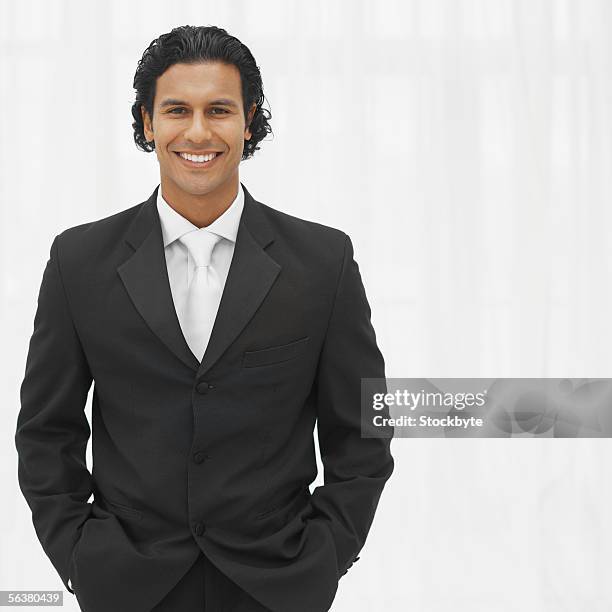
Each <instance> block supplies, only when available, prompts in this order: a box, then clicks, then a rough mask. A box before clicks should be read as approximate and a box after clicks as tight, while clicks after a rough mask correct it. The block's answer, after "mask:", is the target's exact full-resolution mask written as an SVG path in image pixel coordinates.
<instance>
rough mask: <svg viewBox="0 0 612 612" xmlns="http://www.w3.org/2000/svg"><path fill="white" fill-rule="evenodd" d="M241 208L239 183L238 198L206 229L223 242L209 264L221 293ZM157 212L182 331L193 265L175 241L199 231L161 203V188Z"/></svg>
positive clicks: (185, 250) (240, 187)
mask: <svg viewBox="0 0 612 612" xmlns="http://www.w3.org/2000/svg"><path fill="white" fill-rule="evenodd" d="M243 208H244V191H243V189H242V185H240V184H239V185H238V195H237V196H236V198H235V199H234V201H233V202H232V203H231V204H230V206H229V208H228V209H227V210H226V211H225V212H224V213H223V214H222V215H221V216H220V217H218V218H217V219H215V220H214V221H213V222H212V223H211V224H210V225H207V226H206V228H207V229H208V230H209V231H211V232H214V233H215V234H218V235H219V236H222V239H221V240H220V241H219V242H218V243H217V245H216V246H215V249H214V251H213V253H212V259H211V265H212V266H213V267H214V268H215V270H216V271H217V273H218V275H219V279H220V282H221V292H223V289H224V287H225V281H226V280H227V275H228V272H229V268H230V264H231V263H232V257H233V256H234V247H235V245H236V236H237V234H238V225H239V223H240V217H241V216H242V210H243ZM157 212H158V213H159V220H160V222H161V228H162V236H163V240H164V254H165V256H166V266H167V268H168V278H169V280H170V289H171V291H172V299H173V301H174V308H175V310H176V313H177V315H178V318H179V322H180V323H181V327H182V328H183V329H184V323H183V319H182V313H183V312H184V310H185V303H186V300H187V290H188V288H189V283H190V282H191V276H192V274H193V269H194V267H195V262H194V261H193V259H192V257H191V255H190V254H189V251H188V250H187V247H185V245H184V244H183V243H182V242H180V241H179V240H178V239H179V238H180V237H181V236H183V235H184V234H186V233H187V232H191V231H193V230H194V229H198V227H197V225H194V224H193V223H191V221H188V220H187V219H186V218H185V217H183V216H182V215H181V214H179V213H178V212H177V211H176V210H174V208H172V206H170V204H168V202H166V200H164V198H163V195H162V189H161V185H160V186H159V189H158V190H157ZM219 300H220V298H219ZM218 309H219V303H217V304H216V306H215V313H214V314H215V315H216V314H217V310H218Z"/></svg>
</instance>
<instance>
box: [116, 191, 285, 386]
mask: <svg viewBox="0 0 612 612" xmlns="http://www.w3.org/2000/svg"><path fill="white" fill-rule="evenodd" d="M241 185H242V184H241ZM242 188H244V196H245V197H244V209H243V211H242V216H241V218H240V223H239V225H238V234H237V236H236V245H235V249H234V255H233V257H232V263H231V266H230V269H229V272H228V276H227V281H226V283H225V288H224V290H223V295H222V297H221V303H220V305H219V310H218V312H217V318H216V320H215V324H214V327H213V330H212V334H211V337H210V340H209V342H208V346H207V348H206V352H205V353H204V357H203V359H202V362H201V363H199V362H198V359H197V358H196V357H195V355H194V354H193V353H192V352H191V350H190V348H189V345H188V344H187V341H186V340H185V337H184V336H183V332H182V330H181V326H180V323H179V320H178V316H177V314H176V310H175V308H174V301H173V299H172V292H171V290H170V281H169V278H168V269H167V267H166V258H165V254H164V246H163V238H162V230H161V222H160V219H159V214H158V212H157V190H158V187H156V188H155V190H154V191H153V193H152V194H151V196H150V197H149V199H148V200H147V201H146V202H144V203H143V205H142V206H141V208H140V210H139V211H138V213H137V215H136V217H135V218H134V220H133V221H132V223H131V224H130V226H129V228H128V231H127V233H126V237H125V240H126V242H127V243H128V244H129V245H130V246H131V247H132V249H134V253H133V254H132V256H131V257H130V258H129V259H128V260H127V261H125V262H124V263H123V264H121V265H120V266H119V267H118V268H117V272H118V274H119V276H120V277H121V280H122V281H123V284H124V285H125V288H126V290H127V292H128V294H129V296H130V298H131V300H132V302H133V303H134V306H135V307H136V309H137V310H138V312H139V313H140V314H141V316H142V317H143V319H144V320H145V321H146V323H147V325H148V326H149V327H150V328H151V330H152V331H153V332H154V333H155V334H156V335H157V336H158V337H159V338H160V340H161V341H162V342H163V343H164V344H165V345H166V346H167V347H168V348H169V349H170V350H171V351H172V352H173V353H174V354H175V355H176V356H177V357H178V358H179V359H180V360H181V361H182V362H183V363H185V364H186V365H188V366H189V367H191V368H192V369H193V370H194V371H196V372H197V376H198V377H199V376H202V375H204V374H205V373H206V372H207V371H208V370H210V368H211V367H212V366H213V365H214V364H215V363H216V362H217V361H218V360H219V358H220V357H221V356H222V355H223V353H224V352H225V350H226V349H227V348H228V347H229V346H230V344H231V343H232V342H233V341H234V340H235V339H236V337H237V336H238V334H239V333H240V332H241V331H242V329H244V327H245V326H246V325H247V323H248V322H249V321H250V319H251V317H252V316H253V315H254V314H255V311H256V310H257V308H258V307H259V305H260V304H261V302H262V301H263V299H264V298H265V296H266V295H267V293H268V291H269V290H270V288H271V287H272V285H273V284H274V281H275V280H276V277H277V276H278V273H279V272H280V269H281V266H280V265H279V264H278V263H277V262H276V261H275V260H274V259H272V257H270V255H268V253H266V251H265V248H266V247H267V246H268V245H269V244H270V243H271V242H272V241H273V239H274V237H273V232H272V229H271V227H270V225H269V223H268V221H267V219H266V218H265V216H264V213H263V211H262V210H261V204H260V203H259V202H257V201H256V200H254V199H253V197H252V196H251V194H250V193H249V192H248V191H247V189H246V188H245V187H244V185H242Z"/></svg>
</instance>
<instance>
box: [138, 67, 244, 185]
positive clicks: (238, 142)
mask: <svg viewBox="0 0 612 612" xmlns="http://www.w3.org/2000/svg"><path fill="white" fill-rule="evenodd" d="M254 112H255V105H253V106H252V107H251V109H250V111H249V115H248V118H247V122H245V119H244V113H243V103H242V90H241V84H240V72H239V71H238V68H236V66H234V65H227V64H223V63H221V62H206V63H198V64H174V65H173V66H170V68H168V69H167V70H166V71H165V72H164V73H163V74H162V75H161V76H160V77H158V79H157V88H156V92H155V100H154V101H153V121H152V123H151V121H150V117H149V115H148V113H147V112H146V111H144V108H143V109H142V115H143V121H144V132H145V137H146V138H147V140H155V152H156V153H157V159H158V160H159V166H160V174H161V177H162V187H163V188H164V187H165V186H166V185H167V186H168V188H169V189H167V190H168V191H171V192H173V193H176V192H181V191H182V192H186V193H188V194H191V195H205V194H214V193H217V194H224V193H227V192H228V191H229V192H231V191H232V189H235V187H236V186H237V185H238V165H239V164H240V161H241V159H242V153H243V150H244V141H245V140H250V138H251V132H250V131H249V129H248V128H247V127H246V125H247V123H250V121H251V119H252V117H253V113H254ZM181 152H182V153H194V154H202V153H210V152H218V153H220V155H217V157H215V159H213V160H212V161H209V162H205V163H197V162H193V161H187V160H185V159H183V158H181V157H180V156H179V153H181Z"/></svg>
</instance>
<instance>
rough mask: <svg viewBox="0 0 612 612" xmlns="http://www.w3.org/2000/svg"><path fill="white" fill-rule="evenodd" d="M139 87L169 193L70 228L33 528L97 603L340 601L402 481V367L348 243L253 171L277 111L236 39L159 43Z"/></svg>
mask: <svg viewBox="0 0 612 612" xmlns="http://www.w3.org/2000/svg"><path fill="white" fill-rule="evenodd" d="M134 86H135V88H136V91H137V95H136V102H135V104H134V107H133V109H132V113H133V116H134V124H133V127H134V138H135V141H136V143H137V145H138V146H139V147H140V148H141V149H144V150H147V151H151V150H155V152H156V154H157V158H158V161H159V166H160V179H161V180H160V185H159V188H156V189H155V190H154V191H153V193H152V194H151V196H150V197H149V198H148V199H147V200H146V201H145V202H142V203H140V204H138V205H136V206H133V207H132V208H129V209H127V210H124V211H121V212H119V213H117V214H115V215H112V216H110V217H107V218H104V219H101V220H98V221H95V222H92V223H86V224H84V225H79V226H77V227H73V228H70V229H67V230H66V231H64V232H62V233H61V234H59V235H58V236H56V237H55V239H54V240H53V244H52V246H51V253H50V259H49V261H48V263H47V267H46V269H45V272H44V275H43V279H42V284H41V289H40V295H39V298H38V308H37V312H36V316H35V320H34V333H33V335H32V338H31V341H30V347H29V353H28V358H27V364H26V372H25V378H24V381H23V384H22V387H21V411H20V414H19V419H18V424H17V434H16V445H17V449H18V453H19V481H20V486H21V489H22V491H23V494H24V496H25V498H26V500H27V502H28V504H29V506H30V508H31V510H32V519H33V522H34V526H35V528H36V532H37V535H38V537H39V539H40V541H41V544H42V546H43V548H44V550H45V552H46V553H47V555H48V556H49V558H50V560H51V561H52V563H53V564H54V566H55V568H56V570H57V571H58V573H59V575H60V576H61V578H62V580H63V582H64V584H65V585H66V588H68V590H69V591H70V592H71V593H75V594H76V597H77V599H78V601H79V604H80V605H81V607H82V609H83V610H87V611H91V612H109V611H111V610H112V611H113V612H117V611H123V610H125V611H130V612H135V611H143V612H144V611H149V610H157V611H158V612H159V611H161V610H168V611H169V610H173V611H176V610H181V611H183V610H184V611H190V610H207V611H214V612H216V611H220V610H232V611H235V612H237V611H258V610H259V611H262V610H273V611H275V612H316V611H323V610H328V609H329V607H330V605H331V603H332V601H333V599H334V597H335V594H336V591H337V587H338V580H339V578H340V577H341V576H342V575H343V574H344V573H345V572H346V571H347V569H348V568H349V567H350V566H351V565H352V563H353V562H354V561H355V560H356V559H357V555H358V553H359V551H360V550H361V548H362V546H363V544H364V542H365V538H366V536H367V533H368V531H369V529H370V526H371V523H372V520H373V517H374V513H375V510H376V507H377V504H378V500H379V497H380V495H381V492H382V489H383V487H384V485H385V483H386V481H387V479H388V478H389V476H390V475H391V473H392V470H393V459H392V457H391V454H390V437H391V433H392V432H390V431H387V430H385V431H384V432H383V434H382V436H384V437H381V436H379V437H362V435H361V434H362V432H361V423H360V417H361V404H360V381H361V378H362V377H363V378H365V377H370V378H384V362H383V358H382V355H381V353H380V351H379V350H378V348H377V345H376V339H375V334H374V330H373V328H372V326H371V323H370V309H369V306H368V302H367V299H366V296H365V292H364V288H363V285H362V282H361V278H360V274H359V270H358V266H357V264H356V262H355V261H354V259H353V247H352V243H351V240H350V239H349V237H348V236H347V235H346V234H344V233H343V232H341V231H339V230H337V229H333V228H330V227H325V226H323V225H319V224H317V223H314V222H310V221H305V220H301V219H298V218H296V217H292V216H290V215H287V214H284V213H282V212H280V211H277V210H275V209H273V208H271V207H269V206H266V205H264V204H262V203H260V202H257V201H256V200H255V199H254V198H253V197H252V196H251V194H250V193H249V192H248V191H247V189H246V187H244V185H242V184H241V183H240V182H239V174H238V167H239V163H240V161H241V160H242V159H247V158H248V157H249V156H251V155H252V154H253V152H254V151H255V150H256V149H258V146H257V144H258V142H260V141H261V140H262V139H263V138H264V136H265V135H266V134H267V133H269V132H270V126H269V123H268V119H269V118H270V115H269V113H267V111H266V112H264V110H263V109H262V103H263V101H264V96H263V87H262V82H261V76H260V74H259V69H258V68H257V65H256V63H255V60H254V58H253V56H252V55H251V53H250V51H249V50H248V49H247V48H246V47H245V46H244V45H243V44H242V43H241V42H240V41H238V40H237V39H235V38H234V37H232V36H230V35H229V34H228V33H227V32H226V31H225V30H223V29H220V28H216V27H206V28H204V27H191V26H185V27H180V28H175V29H174V30H172V32H170V33H169V34H165V35H163V36H161V37H160V38H159V39H157V40H155V41H153V42H152V43H151V45H150V46H149V48H148V49H147V50H146V51H145V53H144V55H143V58H142V60H141V62H140V63H139V66H138V70H137V72H136V76H135V79H134ZM266 113H267V114H266ZM92 381H94V382H95V384H94V391H93V401H92V430H93V436H92V444H93V448H92V450H93V469H92V473H90V472H89V471H88V470H87V467H86V462H85V450H86V446H87V441H88V438H89V435H90V429H89V424H88V421H87V418H86V416H85V414H84V410H83V409H84V405H85V402H86V399H87V395H88V391H89V388H90V386H91V383H92ZM315 421H316V422H317V427H318V437H319V446H320V451H321V457H322V462H323V465H324V468H325V474H324V476H325V478H324V483H325V484H324V486H321V487H317V488H316V489H315V490H314V492H313V493H312V494H311V493H310V490H309V486H308V485H309V484H310V483H311V482H312V481H313V480H314V478H315V477H316V460H315V454H314V439H313V428H314V424H315ZM92 494H93V502H92V503H89V499H90V497H91V495H92ZM71 585H72V588H71Z"/></svg>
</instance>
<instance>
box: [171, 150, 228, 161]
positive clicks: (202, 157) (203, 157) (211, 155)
mask: <svg viewBox="0 0 612 612" xmlns="http://www.w3.org/2000/svg"><path fill="white" fill-rule="evenodd" d="M179 155H180V156H181V157H182V158H183V159H188V160H189V161H192V162H196V163H204V162H208V161H210V160H211V159H214V158H215V157H216V156H217V155H220V153H218V152H217V153H209V154H208V155H191V153H179Z"/></svg>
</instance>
